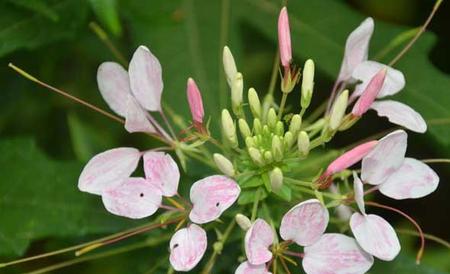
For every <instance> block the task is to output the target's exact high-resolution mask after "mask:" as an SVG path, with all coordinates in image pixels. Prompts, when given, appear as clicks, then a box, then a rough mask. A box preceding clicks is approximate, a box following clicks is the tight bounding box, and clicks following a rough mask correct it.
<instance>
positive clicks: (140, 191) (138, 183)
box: [102, 178, 162, 219]
mask: <svg viewBox="0 0 450 274" xmlns="http://www.w3.org/2000/svg"><path fill="white" fill-rule="evenodd" d="M102 200H103V204H104V205H105V208H106V209H107V210H108V211H109V212H111V213H113V214H115V215H119V216H123V217H128V218H131V219H142V218H145V217H148V216H151V215H153V214H154V213H155V212H156V210H158V207H159V206H160V205H161V201H162V196H161V191H160V190H159V189H158V188H157V187H156V186H155V185H153V184H151V183H150V182H148V181H146V180H145V179H144V178H128V179H126V180H125V181H123V182H122V183H121V184H119V185H116V186H114V187H111V188H107V189H105V190H104V191H103V194H102Z"/></svg>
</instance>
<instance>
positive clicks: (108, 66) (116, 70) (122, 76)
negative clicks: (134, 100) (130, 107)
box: [97, 62, 131, 117]
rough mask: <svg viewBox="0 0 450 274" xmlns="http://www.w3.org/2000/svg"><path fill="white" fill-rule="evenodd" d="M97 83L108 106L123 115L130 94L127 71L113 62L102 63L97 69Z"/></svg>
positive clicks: (125, 111)
mask: <svg viewBox="0 0 450 274" xmlns="http://www.w3.org/2000/svg"><path fill="white" fill-rule="evenodd" d="M97 84H98V89H99V90H100V93H101V94H102V96H103V99H104V100H105V101H106V103H107V104H108V106H109V107H110V108H111V109H112V110H113V111H114V112H115V113H117V114H119V115H120V116H122V117H125V115H126V113H127V98H128V95H130V94H131V90H130V80H129V78H128V73H127V71H126V70H125V69H124V68H123V67H122V66H121V65H119V64H117V63H114V62H105V63H102V64H101V65H100V66H99V67H98V70H97Z"/></svg>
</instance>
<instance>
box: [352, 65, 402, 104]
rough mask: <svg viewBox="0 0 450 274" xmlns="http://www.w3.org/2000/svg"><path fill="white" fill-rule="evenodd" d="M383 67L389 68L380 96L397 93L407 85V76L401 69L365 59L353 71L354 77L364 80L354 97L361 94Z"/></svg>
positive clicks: (358, 86)
mask: <svg viewBox="0 0 450 274" xmlns="http://www.w3.org/2000/svg"><path fill="white" fill-rule="evenodd" d="M383 68H387V72H386V79H385V80H384V85H383V88H381V90H380V92H379V93H378V96H377V97H378V98H382V97H385V96H388V95H393V94H396V93H397V92H399V91H400V90H402V89H403V88H404V87H405V76H403V73H402V72H401V71H399V70H396V69H393V68H391V67H388V66H386V65H385V64H381V63H378V62H375V61H365V62H362V63H361V64H359V65H358V66H357V67H356V69H355V70H354V71H353V74H352V77H353V78H354V79H356V80H360V81H362V83H361V84H359V85H357V86H356V88H355V91H354V92H353V94H352V97H355V96H359V95H361V93H362V92H363V91H364V90H365V89H366V86H367V84H368V83H369V82H370V79H372V78H373V77H374V76H375V74H377V72H379V71H380V70H381V69H383Z"/></svg>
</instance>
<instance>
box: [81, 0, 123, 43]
mask: <svg viewBox="0 0 450 274" xmlns="http://www.w3.org/2000/svg"><path fill="white" fill-rule="evenodd" d="M89 3H90V4H91V8H92V10H94V13H95V14H96V15H97V17H98V18H99V19H100V21H101V22H102V23H103V24H104V25H105V26H106V27H108V29H109V31H110V32H112V34H114V35H115V36H119V35H121V34H122V25H121V24H120V20H119V13H118V5H117V1H116V0H89Z"/></svg>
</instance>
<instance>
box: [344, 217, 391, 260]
mask: <svg viewBox="0 0 450 274" xmlns="http://www.w3.org/2000/svg"><path fill="white" fill-rule="evenodd" d="M350 228H351V229H352V232H353V235H354V236H355V238H356V240H357V241H358V244H359V245H360V246H361V248H362V249H364V250H365V251H366V252H368V253H370V254H372V255H373V256H375V257H377V258H378V259H380V260H384V261H391V260H393V259H394V258H395V257H396V256H397V255H398V253H399V252H400V242H399V241H398V238H397V234H396V233H395V230H394V228H393V227H392V226H391V225H390V224H389V223H388V222H387V221H386V220H385V219H383V218H381V217H380V216H377V215H373V214H369V215H362V214H359V213H354V214H353V215H352V217H351V218H350Z"/></svg>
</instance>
